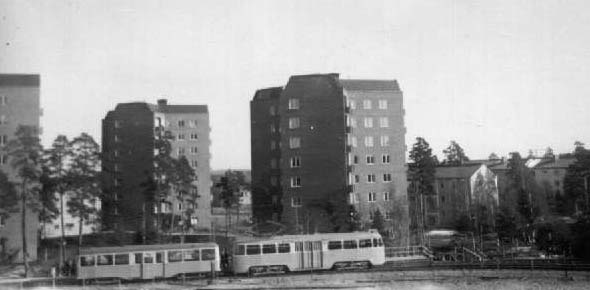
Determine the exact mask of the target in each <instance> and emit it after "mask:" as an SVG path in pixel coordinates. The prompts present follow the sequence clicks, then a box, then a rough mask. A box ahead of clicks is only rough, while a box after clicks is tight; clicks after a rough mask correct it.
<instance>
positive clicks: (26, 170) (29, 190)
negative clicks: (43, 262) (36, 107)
mask: <svg viewBox="0 0 590 290" xmlns="http://www.w3.org/2000/svg"><path fill="white" fill-rule="evenodd" d="M38 136H39V134H38V129H37V127H35V126H25V125H19V126H18V128H17V129H16V132H15V139H13V140H10V141H9V142H8V144H7V146H6V148H5V150H6V151H7V152H8V156H9V158H10V164H11V166H12V167H13V168H14V169H15V170H16V175H17V176H16V178H17V179H16V184H18V185H17V193H18V194H19V200H20V206H21V231H22V256H23V264H24V266H25V277H28V275H29V261H28V260H29V252H28V247H27V246H28V245H27V224H26V220H27V212H28V211H33V212H37V211H38V209H39V197H38V195H39V191H40V186H39V179H40V177H41V174H42V172H41V157H42V154H43V147H41V143H40V140H39V137H38Z"/></svg>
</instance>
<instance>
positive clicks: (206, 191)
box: [102, 100, 211, 230]
mask: <svg viewBox="0 0 590 290" xmlns="http://www.w3.org/2000/svg"><path fill="white" fill-rule="evenodd" d="M160 130H161V131H160ZM159 132H163V134H169V135H170V136H171V137H173V138H172V141H171V145H172V153H171V156H172V157H174V158H179V157H180V156H182V155H183V156H185V157H186V158H187V160H188V161H189V163H190V165H191V166H192V167H193V169H194V170H195V172H196V174H197V181H196V182H197V184H196V185H197V188H198V194H199V198H198V201H197V204H198V207H197V208H196V212H195V214H194V216H193V217H191V225H193V226H194V225H196V227H198V228H209V227H210V225H211V204H210V201H211V194H210V186H211V177H210V166H209V160H210V153H209V146H210V139H209V132H210V126H209V114H208V110H207V106H204V105H168V104H167V102H166V100H159V101H158V104H157V105H153V104H147V103H124V104H118V105H117V107H116V108H115V110H113V111H110V112H108V113H107V115H106V117H105V118H104V119H103V121H102V150H103V162H102V170H103V176H104V191H105V196H104V197H103V200H102V201H103V205H102V209H103V213H104V216H103V222H104V225H105V228H106V229H115V228H119V229H124V230H140V229H142V228H143V227H151V226H152V225H153V224H154V213H155V212H156V208H157V206H160V207H161V208H162V210H161V212H162V213H165V214H166V213H175V214H181V213H183V212H184V211H186V210H187V209H188V207H189V206H190V205H189V204H185V203H183V202H181V201H179V199H176V198H170V199H169V200H166V201H165V202H163V203H159V202H156V201H155V200H154V197H153V196H150V195H149V194H146V181H147V180H148V177H149V176H151V175H153V173H154V156H155V147H154V146H155V140H156V138H157V134H159ZM144 217H145V224H144ZM196 227H195V228H196ZM148 230H149V228H148Z"/></svg>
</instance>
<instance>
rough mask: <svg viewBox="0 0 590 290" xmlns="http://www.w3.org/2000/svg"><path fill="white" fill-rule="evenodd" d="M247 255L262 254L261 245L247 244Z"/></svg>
mask: <svg viewBox="0 0 590 290" xmlns="http://www.w3.org/2000/svg"><path fill="white" fill-rule="evenodd" d="M246 255H260V245H247V246H246Z"/></svg>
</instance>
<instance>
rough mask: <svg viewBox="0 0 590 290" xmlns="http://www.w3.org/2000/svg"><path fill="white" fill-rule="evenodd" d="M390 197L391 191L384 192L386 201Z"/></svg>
mask: <svg viewBox="0 0 590 290" xmlns="http://www.w3.org/2000/svg"><path fill="white" fill-rule="evenodd" d="M390 197H391V196H390V193H389V192H387V191H386V192H384V193H383V200H384V201H388V200H389V198H390Z"/></svg>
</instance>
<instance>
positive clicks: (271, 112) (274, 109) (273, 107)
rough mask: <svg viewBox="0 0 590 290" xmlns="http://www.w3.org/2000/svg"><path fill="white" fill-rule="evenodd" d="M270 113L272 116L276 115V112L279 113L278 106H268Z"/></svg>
mask: <svg viewBox="0 0 590 290" xmlns="http://www.w3.org/2000/svg"><path fill="white" fill-rule="evenodd" d="M268 113H269V114H270V115H271V116H274V115H276V114H277V108H276V107H275V106H270V107H269V108H268Z"/></svg>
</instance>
